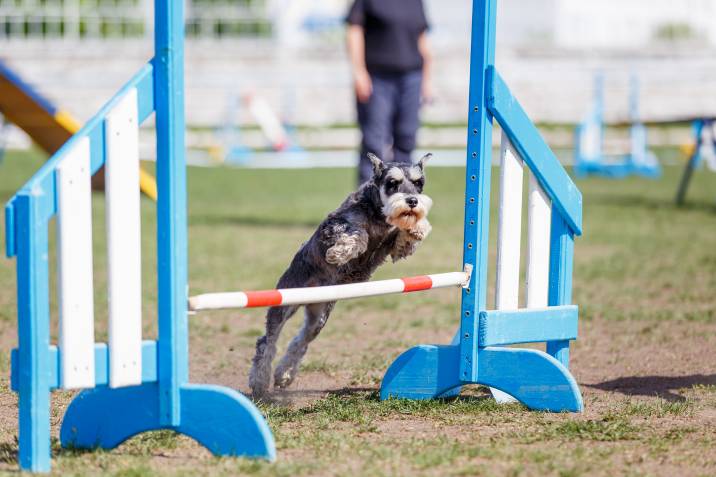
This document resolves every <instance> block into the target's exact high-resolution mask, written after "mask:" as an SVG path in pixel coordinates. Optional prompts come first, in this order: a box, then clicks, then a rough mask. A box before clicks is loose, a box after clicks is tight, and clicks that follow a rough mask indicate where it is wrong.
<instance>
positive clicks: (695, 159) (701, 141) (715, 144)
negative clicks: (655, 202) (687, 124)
mask: <svg viewBox="0 0 716 477" xmlns="http://www.w3.org/2000/svg"><path fill="white" fill-rule="evenodd" d="M691 130H692V132H693V137H694V150H693V152H692V153H691V155H690V156H689V161H688V162H687V163H686V167H685V168H684V173H683V175H682V176H681V182H679V189H678V191H677V192H676V204H677V205H683V204H684V201H685V199H686V191H687V190H688V189H689V184H690V183H691V176H692V175H693V173H694V170H696V169H697V168H698V167H699V166H700V165H701V163H702V161H703V159H704V157H703V156H704V153H705V152H706V150H707V149H709V148H710V150H711V156H712V160H711V161H710V162H708V164H709V167H710V168H711V169H712V170H713V171H714V172H716V118H698V119H696V120H694V122H693V123H692V129H691ZM709 142H710V144H709Z"/></svg>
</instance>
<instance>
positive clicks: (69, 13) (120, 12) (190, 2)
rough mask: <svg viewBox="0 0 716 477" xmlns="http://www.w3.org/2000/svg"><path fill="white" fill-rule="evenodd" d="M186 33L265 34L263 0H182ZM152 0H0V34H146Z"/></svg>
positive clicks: (18, 36) (267, 20) (20, 36)
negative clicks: (184, 10) (184, 4)
mask: <svg viewBox="0 0 716 477" xmlns="http://www.w3.org/2000/svg"><path fill="white" fill-rule="evenodd" d="M186 6H187V18H186V33H187V35H188V36H195V37H206V38H223V37H236V36H258V37H262V36H268V35H270V34H271V31H272V26H271V21H270V18H269V15H268V7H267V0H187V2H186ZM153 9H154V7H153V3H152V1H151V0H0V39H2V38H6V39H35V38H48V39H78V38H83V39H84V38H97V39H103V38H144V37H146V38H151V36H152V22H151V19H152V18H153Z"/></svg>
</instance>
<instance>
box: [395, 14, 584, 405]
mask: <svg viewBox="0 0 716 477" xmlns="http://www.w3.org/2000/svg"><path fill="white" fill-rule="evenodd" d="M496 8H497V1H496V0H474V1H473V11H472V47H471V57H470V97H469V112H468V131H467V133H468V148H467V165H466V175H465V182H466V188H465V228H464V233H465V240H464V250H463V251H464V255H463V260H464V263H465V265H466V266H468V267H469V266H472V269H473V273H472V275H471V279H470V284H469V287H467V288H465V289H464V290H463V292H462V306H461V316H460V328H459V331H458V333H457V334H456V336H455V339H454V340H453V342H452V343H451V344H449V345H420V346H416V347H413V348H411V349H409V350H407V351H405V352H404V353H403V354H401V355H400V356H399V357H398V358H397V359H396V360H395V361H394V362H393V364H392V365H391V366H390V368H389V369H388V370H387V372H386V374H385V376H384V378H383V382H382V385H381V398H382V399H388V398H409V399H431V398H438V397H449V396H454V395H456V394H457V393H458V392H459V390H460V387H461V386H463V385H465V384H471V383H476V384H483V385H487V386H490V387H492V388H495V389H497V390H500V391H503V392H505V393H507V394H509V395H510V396H512V397H514V398H516V399H517V400H519V401H520V402H522V403H523V404H525V405H526V406H528V407H530V408H532V409H540V410H547V411H555V412H559V411H574V412H579V411H581V410H582V408H583V404H582V396H581V393H580V391H579V388H578V386H577V383H576V382H575V380H574V378H573V377H572V375H571V374H570V372H569V370H568V369H567V368H568V364H569V341H570V340H573V339H576V337H577V307H576V306H572V305H571V301H572V267H573V265H572V264H573V255H574V236H575V235H581V233H582V195H581V193H580V192H579V190H578V189H577V187H576V186H575V184H574V183H573V182H572V180H571V179H570V178H569V176H568V175H567V173H566V172H565V170H564V168H563V167H562V165H561V164H560V163H559V161H558V160H557V158H556V157H555V155H554V154H553V153H552V151H551V150H550V149H549V147H548V146H547V144H546V143H545V141H544V139H542V136H541V135H540V134H539V132H538V131H537V129H536V128H535V126H534V125H533V124H532V122H531V121H530V120H529V118H528V117H527V115H526V114H525V112H524V110H523V109H522V107H521V106H520V104H519V102H518V101H517V99H516V98H515V97H514V96H513V95H512V93H511V92H510V90H509V88H508V87H507V85H506V83H505V81H504V80H503V79H502V78H501V77H500V75H499V74H498V73H497V70H496V69H495V67H494V62H495V25H496V23H495V20H496ZM493 119H496V120H497V122H498V124H499V125H500V126H501V127H502V129H503V131H504V132H505V133H506V135H507V136H508V138H509V140H510V142H511V144H512V145H513V147H514V148H515V150H517V151H518V153H519V155H520V156H521V159H522V160H523V161H524V163H525V164H526V165H527V166H528V167H529V169H530V171H532V173H533V174H534V176H535V177H536V178H537V179H538V181H539V183H540V186H541V187H542V189H543V190H544V192H545V193H546V194H547V195H548V196H549V199H551V201H552V223H551V232H550V233H551V238H550V263H549V297H548V302H549V306H548V307H547V308H543V309H521V310H514V311H489V310H487V288H488V285H487V262H488V257H489V255H488V239H489V219H490V175H491V169H492V159H491V155H492V123H493ZM531 342H546V343H547V349H546V352H543V351H538V350H534V349H520V348H504V347H501V346H503V345H508V344H514V343H531Z"/></svg>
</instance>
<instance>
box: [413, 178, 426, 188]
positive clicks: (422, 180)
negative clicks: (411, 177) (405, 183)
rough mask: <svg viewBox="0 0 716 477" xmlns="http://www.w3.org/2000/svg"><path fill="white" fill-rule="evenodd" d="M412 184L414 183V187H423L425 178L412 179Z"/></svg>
mask: <svg viewBox="0 0 716 477" xmlns="http://www.w3.org/2000/svg"><path fill="white" fill-rule="evenodd" d="M413 184H415V187H423V186H424V185H425V179H418V180H416V181H413Z"/></svg>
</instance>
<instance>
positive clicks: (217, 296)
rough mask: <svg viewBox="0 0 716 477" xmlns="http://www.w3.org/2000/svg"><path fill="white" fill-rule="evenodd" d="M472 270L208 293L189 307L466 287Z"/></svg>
mask: <svg viewBox="0 0 716 477" xmlns="http://www.w3.org/2000/svg"><path fill="white" fill-rule="evenodd" d="M469 282H470V272H469V270H468V271H465V272H449V273H436V274H434V275H420V276H417V277H407V278H395V279H391V280H377V281H373V282H362V283H350V284H346V285H330V286H324V287H306V288H286V289H282V290H281V289H279V290H263V291H247V292H228V293H206V294H203V295H197V296H193V297H191V298H189V310H191V311H201V310H219V309H223V308H255V307H261V306H285V305H307V304H310V303H325V302H330V301H337V300H346V299H349V298H361V297H368V296H378V295H389V294H392V293H408V292H414V291H422V290H430V289H433V288H446V287H457V286H459V287H466V286H467V285H468V284H469Z"/></svg>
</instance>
